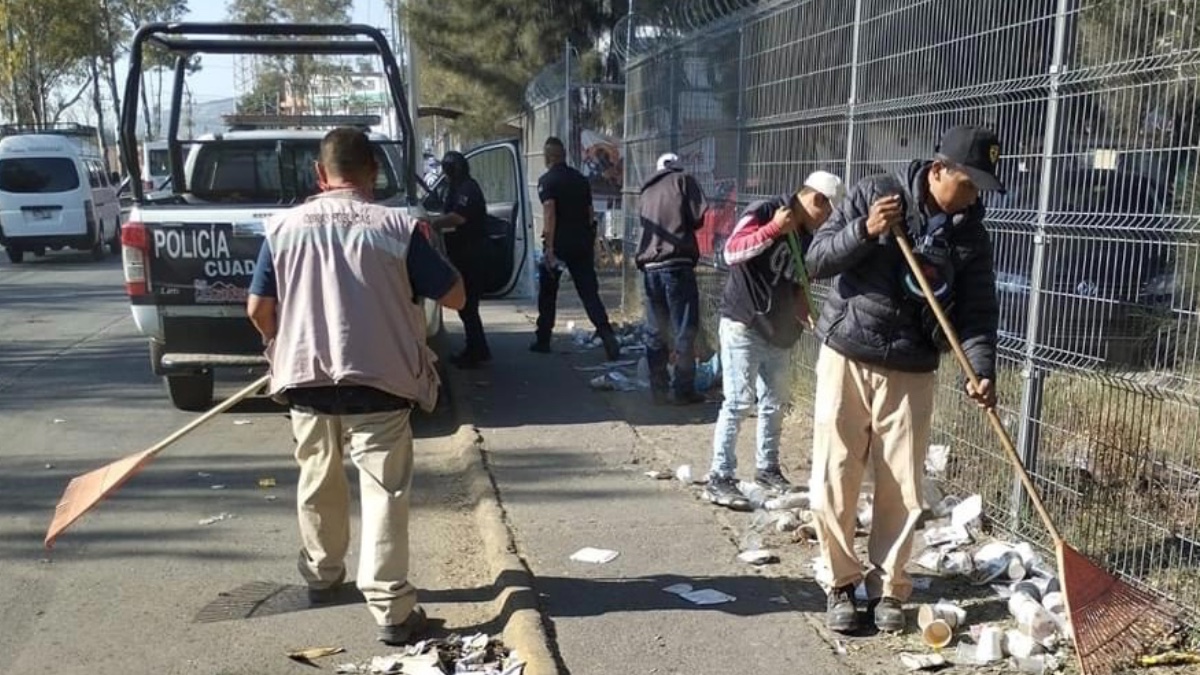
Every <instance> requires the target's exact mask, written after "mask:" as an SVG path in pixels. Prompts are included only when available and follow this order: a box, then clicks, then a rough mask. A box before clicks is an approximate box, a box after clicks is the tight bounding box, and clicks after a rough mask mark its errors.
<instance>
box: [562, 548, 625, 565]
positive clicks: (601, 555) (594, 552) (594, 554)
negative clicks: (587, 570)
mask: <svg viewBox="0 0 1200 675" xmlns="http://www.w3.org/2000/svg"><path fill="white" fill-rule="evenodd" d="M618 555H621V554H620V553H618V552H616V551H610V550H608V549H604V548H592V547H591V546H585V547H584V548H581V549H579V550H578V551H576V552H574V553H572V554H571V560H574V561H575V562H583V563H593V564H596V565H603V564H604V563H607V562H612V561H613V560H616V559H617V556H618Z"/></svg>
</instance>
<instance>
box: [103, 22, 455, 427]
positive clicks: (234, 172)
mask: <svg viewBox="0 0 1200 675" xmlns="http://www.w3.org/2000/svg"><path fill="white" fill-rule="evenodd" d="M147 44H152V45H154V47H155V48H156V49H160V50H161V49H165V50H167V51H168V52H169V53H171V54H173V55H176V56H177V58H176V61H175V64H176V68H175V89H174V96H173V98H172V106H171V116H170V122H169V124H170V128H169V130H168V155H169V157H170V165H171V188H170V191H169V192H168V193H167V194H165V195H163V194H159V195H155V196H149V195H147V194H146V193H145V192H144V188H143V185H142V180H141V177H140V176H138V175H137V172H138V171H139V162H138V161H137V157H136V155H134V154H133V153H135V152H136V148H137V147H138V145H137V142H136V132H137V112H138V111H137V102H138V100H139V93H138V87H139V86H140V82H141V77H140V73H141V66H142V57H143V48H144V47H145V46H147ZM203 53H216V54H235V53H236V54H243V53H246V54H267V55H271V56H280V55H284V54H306V55H311V54H317V55H322V54H323V55H339V56H345V55H361V56H376V57H378V58H380V59H382V61H383V72H384V74H385V77H386V79H387V81H388V86H389V89H390V93H391V98H392V112H393V113H394V115H395V122H396V125H395V127H394V128H397V129H399V130H400V132H399V133H398V134H396V135H397V136H399V137H400V139H401V140H393V139H392V138H390V137H388V136H385V135H384V134H381V133H374V132H373V133H370V134H369V137H370V138H371V140H372V143H373V145H374V147H375V153H376V160H377V161H378V163H379V166H380V171H379V178H378V181H377V183H376V185H375V197H376V200H377V201H378V202H380V203H383V204H385V205H391V206H395V207H396V208H400V209H403V210H405V211H406V212H407V213H409V214H410V215H412V216H413V217H416V218H419V217H421V216H422V214H423V210H422V207H421V205H420V204H419V203H418V201H417V199H416V198H415V194H416V165H415V158H414V153H413V143H412V138H413V135H412V124H411V119H410V117H409V114H408V107H407V103H406V99H405V92H404V90H403V89H402V87H401V83H400V77H399V70H398V67H397V64H396V60H395V57H394V56H393V54H392V52H391V51H390V49H389V47H388V45H387V41H386V39H385V38H384V36H383V35H382V33H380V32H379V31H378V30H377V29H374V28H371V27H367V26H354V25H350V26H346V25H318V24H304V25H296V24H272V25H263V24H193V23H173V24H150V25H146V26H143V27H141V28H140V29H139V30H138V31H137V33H136V35H135V36H134V40H133V44H132V46H131V52H130V54H131V55H130V70H129V78H128V80H127V82H126V88H125V99H124V108H123V110H122V117H121V134H122V142H121V146H122V151H123V152H124V153H125V157H124V159H125V162H126V166H127V167H128V168H129V170H130V173H131V180H130V187H131V189H132V193H133V198H132V203H131V205H130V208H129V211H128V222H126V223H125V224H124V225H123V226H122V228H121V244H122V253H123V260H124V276H125V288H126V291H127V293H128V295H129V300H130V304H131V307H132V312H133V318H134V321H135V323H136V324H137V327H138V330H139V331H140V332H141V334H142V335H144V336H146V337H147V338H148V339H149V344H150V364H151V367H152V369H153V371H154V373H155V374H156V375H159V376H161V377H163V378H164V380H165V383H166V389H167V393H168V395H169V397H170V399H171V402H172V403H173V404H174V405H175V407H177V408H179V409H182V410H203V409H206V408H208V407H210V406H211V405H212V399H213V380H214V376H213V371H214V369H216V368H221V367H235V368H254V367H262V366H264V365H265V364H266V361H265V359H264V357H263V345H262V340H261V338H260V337H259V335H258V333H257V332H256V331H255V330H254V328H253V326H252V325H251V324H250V322H249V320H248V319H247V317H246V296H247V289H248V288H249V286H250V280H251V277H252V275H253V273H254V263H255V260H256V259H257V257H258V252H259V249H260V247H261V246H262V240H263V221H264V219H265V218H267V217H269V216H271V215H272V214H275V213H278V212H280V211H282V210H284V209H287V208H290V207H291V206H293V205H295V204H298V203H301V202H303V201H304V200H305V199H307V198H308V197H309V196H311V195H313V194H315V193H316V192H317V191H318V187H317V179H316V175H315V162H316V159H317V155H318V152H319V145H320V140H321V138H322V137H323V136H324V134H325V132H326V131H327V130H328V129H329V128H332V127H334V126H343V125H359V126H363V127H364V130H365V129H366V128H367V127H371V126H377V125H378V124H379V121H380V119H379V116H366V117H362V116H359V117H353V118H350V117H336V118H335V117H333V116H324V117H321V116H315V117H314V116H308V117H300V116H274V117H272V118H266V117H262V116H258V117H252V116H244V115H243V116H238V115H233V116H228V117H227V118H226V124H227V125H228V126H229V130H228V131H225V132H222V133H220V134H212V135H207V136H203V137H201V138H198V139H193V140H191V141H189V142H188V146H189V147H188V149H187V152H186V157H185V154H184V151H183V142H181V141H179V140H177V139H178V131H179V118H180V107H181V106H180V102H181V95H182V88H183V87H182V84H183V82H184V75H185V71H186V67H187V62H188V60H189V58H190V57H191V56H192V55H194V54H203ZM372 117H373V119H372ZM435 244H436V242H435ZM425 306H426V317H427V323H428V325H427V330H428V332H429V333H430V334H432V333H436V332H437V331H438V330H439V328H440V316H441V315H440V312H439V311H438V309H437V306H436V304H435V303H433V302H432V301H427V302H426V303H425Z"/></svg>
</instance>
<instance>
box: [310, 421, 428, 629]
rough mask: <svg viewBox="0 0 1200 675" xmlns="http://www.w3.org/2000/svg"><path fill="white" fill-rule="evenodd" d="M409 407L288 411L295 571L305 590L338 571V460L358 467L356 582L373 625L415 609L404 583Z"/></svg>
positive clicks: (346, 534)
mask: <svg viewBox="0 0 1200 675" xmlns="http://www.w3.org/2000/svg"><path fill="white" fill-rule="evenodd" d="M410 412H411V411H408V410H402V411H397V412H384V413H373V414H368V415H340V416H338V415H316V414H311V413H305V412H300V411H297V410H294V409H293V410H292V433H293V434H294V435H295V436H296V461H297V462H298V463H299V464H300V485H299V487H298V489H297V495H296V503H297V512H298V514H299V516H300V539H301V542H302V543H303V545H304V549H303V550H302V551H301V552H300V563H299V568H300V574H301V575H302V576H303V577H304V579H305V580H306V581H307V582H308V584H309V586H310V587H313V588H328V587H329V586H332V585H334V584H336V583H338V582H339V581H341V580H342V579H344V578H345V576H346V564H345V559H346V552H347V550H348V549H349V547H350V489H349V483H348V481H347V479H346V469H345V466H344V463H343V462H344V460H343V440H344V439H345V438H346V435H349V449H350V459H351V460H353V462H354V465H355V466H356V467H357V468H358V485H359V493H360V497H361V500H362V523H361V528H360V529H361V540H362V541H361V543H360V545H361V547H360V549H359V561H358V575H357V583H358V588H359V590H361V591H362V593H363V596H365V597H366V599H367V606H368V607H369V608H370V610H371V614H372V615H373V616H374V617H375V621H376V623H377V624H379V625H381V626H384V625H392V624H398V623H400V622H402V621H404V620H405V619H406V618H407V617H408V615H409V613H410V612H412V610H413V608H414V607H415V606H416V601H417V591H416V589H415V588H413V587H412V585H411V584H409V583H408V507H409V501H410V499H411V496H410V494H409V492H410V488H411V486H412V477H413V437H412V427H410V426H409V415H410Z"/></svg>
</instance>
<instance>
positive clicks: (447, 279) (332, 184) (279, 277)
mask: <svg viewBox="0 0 1200 675" xmlns="http://www.w3.org/2000/svg"><path fill="white" fill-rule="evenodd" d="M378 170H379V169H378V165H377V164H376V163H375V158H374V154H373V153H372V150H371V145H370V142H369V141H368V139H367V136H366V135H365V134H364V133H363V132H361V131H359V130H357V129H349V128H342V129H335V130H333V131H331V132H329V133H328V134H327V135H326V136H325V138H324V139H323V140H322V142H321V151H320V161H319V163H318V166H317V173H318V178H319V181H320V186H321V190H322V193H321V194H319V195H317V196H315V197H313V198H312V199H310V200H309V201H307V202H306V203H304V204H302V205H300V206H297V207H295V208H292V209H289V210H288V211H285V212H284V213H282V214H280V215H278V216H275V217H272V218H270V219H269V220H268V221H267V227H266V230H267V232H266V240H265V241H264V243H263V247H262V251H261V252H260V254H259V259H258V264H257V265H256V266H255V270H254V279H253V281H252V283H251V288H250V298H249V302H248V307H247V311H248V313H249V314H250V319H251V321H252V322H253V323H254V326H255V327H256V328H257V329H258V331H259V332H260V333H261V334H262V336H263V340H264V341H265V342H266V344H267V357H268V359H269V361H270V363H271V385H270V393H271V395H272V397H274V398H276V399H277V400H281V401H283V402H286V403H287V404H288V405H289V406H290V407H291V418H292V434H293V435H294V436H295V439H296V450H295V456H296V461H297V462H298V463H299V465H300V480H299V485H298V488H297V511H298V514H299V520H300V539H301V542H302V544H303V547H302V549H301V551H300V557H299V568H300V574H301V576H303V577H304V579H305V581H307V582H308V588H309V600H310V601H311V602H313V603H314V604H320V603H325V602H330V601H332V600H333V599H334V596H335V595H336V593H337V591H338V587H339V586H341V584H342V582H343V581H344V579H345V577H346V553H347V549H348V548H349V545H350V515H349V499H350V490H349V486H348V485H347V482H346V473H345V469H344V468H343V464H342V462H343V459H342V457H343V453H344V448H343V444H344V439H346V438H348V439H349V441H348V445H349V452H350V458H351V460H353V461H354V464H355V466H356V467H357V468H358V476H359V481H358V482H359V492H360V498H361V501H362V525H361V535H360V536H361V546H360V548H359V551H360V552H359V561H358V575H357V583H358V588H359V590H361V591H362V593H363V595H364V596H365V597H366V599H367V605H368V608H369V609H370V611H371V613H372V615H374V618H375V621H376V623H377V624H378V625H379V634H378V639H379V641H380V642H384V643H386V644H390V645H395V644H403V643H406V642H408V641H409V640H410V639H411V638H412V637H413V636H414V635H416V634H418V633H420V632H421V631H422V630H423V629H424V627H425V613H424V611H423V610H422V609H421V608H420V607H418V606H417V604H416V603H417V591H416V589H415V588H413V586H412V584H410V583H409V581H408V510H409V502H410V500H411V495H410V487H411V485H412V478H413V435H412V428H411V426H410V424H409V417H410V414H411V413H412V409H413V407H414V406H420V407H421V408H422V409H425V410H431V409H432V408H433V406H434V405H435V403H436V401H437V393H438V384H439V381H438V377H437V373H436V370H435V367H434V361H435V359H434V356H433V353H432V352H431V351H430V350H429V348H428V347H427V346H426V345H425V315H424V310H423V309H422V307H421V305H420V300H419V298H420V297H425V298H436V299H438V300H439V302H441V304H443V305H445V306H447V307H450V308H453V309H460V308H461V307H462V306H463V304H464V302H465V293H464V290H463V283H462V280H461V279H460V278H459V277H458V275H457V273H456V272H455V270H454V268H453V267H451V266H450V264H449V263H447V262H446V261H445V259H443V258H442V257H441V256H440V255H439V254H438V253H437V252H436V250H435V249H434V248H433V246H432V245H430V243H429V242H428V240H426V238H425V236H424V235H423V234H421V233H419V232H414V231H413V228H412V226H411V223H409V222H407V221H406V220H405V219H404V217H403V216H402V215H400V213H399V212H397V211H396V210H394V209H389V208H385V207H383V206H379V205H376V204H372V203H371V193H372V189H373V186H374V185H375V177H376V174H377V173H378Z"/></svg>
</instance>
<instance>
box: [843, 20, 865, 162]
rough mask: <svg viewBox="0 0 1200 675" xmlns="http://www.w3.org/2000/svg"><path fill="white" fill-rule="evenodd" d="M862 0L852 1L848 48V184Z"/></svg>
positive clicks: (852, 156) (856, 98) (852, 159)
mask: <svg viewBox="0 0 1200 675" xmlns="http://www.w3.org/2000/svg"><path fill="white" fill-rule="evenodd" d="M862 14H863V0H854V29H853V32H852V35H851V38H850V39H851V41H852V42H853V44H852V45H851V46H850V96H849V98H848V99H847V100H846V174H845V176H843V179H844V180H845V181H846V183H847V184H849V183H850V170H851V167H853V165H854V109H855V106H856V104H857V103H858V48H859V44H860V43H859V36H860V33H859V31H860V29H861V27H862Z"/></svg>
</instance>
